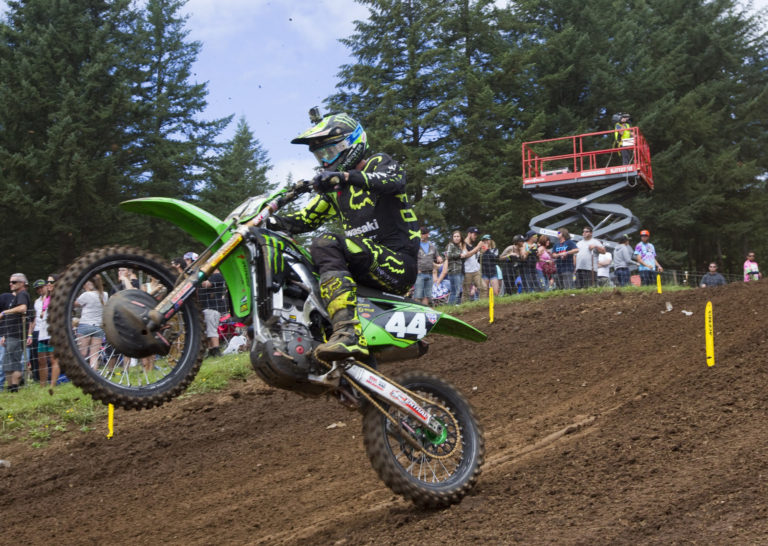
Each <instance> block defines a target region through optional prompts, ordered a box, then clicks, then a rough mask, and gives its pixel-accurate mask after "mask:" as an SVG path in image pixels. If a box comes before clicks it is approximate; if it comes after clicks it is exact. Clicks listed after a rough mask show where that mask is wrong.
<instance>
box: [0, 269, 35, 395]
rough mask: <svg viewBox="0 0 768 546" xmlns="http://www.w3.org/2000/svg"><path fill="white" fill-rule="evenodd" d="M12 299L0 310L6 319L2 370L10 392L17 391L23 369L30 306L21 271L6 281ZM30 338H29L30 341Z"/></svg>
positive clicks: (0, 317)
mask: <svg viewBox="0 0 768 546" xmlns="http://www.w3.org/2000/svg"><path fill="white" fill-rule="evenodd" d="M8 282H9V284H10V287H11V293H12V294H13V300H11V302H10V303H9V305H8V308H7V309H4V310H2V311H0V319H5V321H6V324H5V326H6V331H5V336H4V337H3V338H2V339H0V343H2V344H3V345H5V357H4V359H3V371H4V372H5V379H6V381H7V383H8V385H7V386H8V390H9V391H10V392H18V390H19V383H20V382H21V376H22V372H23V371H24V345H25V340H26V335H27V310H28V309H29V308H30V306H31V305H30V301H29V294H27V284H28V281H27V277H26V275H24V274H23V273H14V274H13V275H11V278H10V280H9V281H8ZM31 342H32V340H31V339H30V343H31Z"/></svg>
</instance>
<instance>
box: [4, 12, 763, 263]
mask: <svg viewBox="0 0 768 546" xmlns="http://www.w3.org/2000/svg"><path fill="white" fill-rule="evenodd" d="M356 1H358V3H360V4H362V5H364V6H366V7H367V8H368V12H369V14H368V17H367V18H366V19H365V20H361V21H357V22H356V23H355V31H354V32H353V33H352V34H351V35H349V36H346V37H342V42H343V43H344V44H345V45H346V47H347V48H348V50H349V51H350V53H351V58H352V61H351V62H350V63H348V64H346V65H344V66H341V67H339V69H338V73H337V78H338V85H337V89H336V91H335V92H334V93H333V94H332V95H331V96H329V97H328V98H327V100H326V105H325V106H326V108H327V109H328V110H329V111H340V110H346V111H348V112H349V113H351V114H352V115H353V116H356V117H357V118H358V119H360V120H361V121H362V123H363V124H364V126H365V128H366V130H367V131H368V133H369V141H370V142H371V143H372V145H373V148H374V151H386V152H388V153H390V154H392V155H393V156H394V157H396V158H397V159H398V160H399V161H402V162H403V163H404V164H405V166H406V169H407V173H408V187H407V191H408V192H409V194H410V196H411V197H412V199H413V201H414V202H415V206H416V209H417V212H418V214H419V216H420V218H421V219H422V221H423V222H424V223H425V224H426V225H429V226H430V227H433V228H435V229H437V230H438V231H439V232H441V233H444V234H447V233H448V232H449V231H450V230H451V229H454V228H466V227H467V226H469V225H477V226H480V227H481V229H483V230H484V231H485V232H488V233H491V234H492V235H493V236H494V239H495V240H497V241H498V242H499V243H500V244H502V245H503V244H506V243H507V242H509V241H511V239H512V237H513V235H514V234H516V233H522V232H525V230H526V229H527V225H528V222H529V220H530V218H531V217H533V216H534V215H536V214H539V213H540V212H542V211H543V209H542V206H541V205H540V204H538V203H537V202H535V201H534V200H533V199H532V198H531V197H530V196H529V195H528V194H527V192H525V191H524V190H523V188H522V180H521V170H522V164H521V145H522V143H523V142H525V141H529V140H538V139H545V138H553V137H559V136H567V135H573V134H579V133H584V132H592V131H600V130H607V129H611V128H612V123H611V115H612V114H613V113H615V112H620V111H621V112H631V113H632V115H633V119H634V123H635V124H637V125H639V126H640V128H641V129H642V131H643V133H644V134H645V136H646V137H647V139H648V142H649V145H650V148H651V153H652V155H653V170H654V180H655V182H656V189H655V191H654V192H652V193H651V194H649V195H643V196H638V197H636V198H634V200H633V201H632V202H631V203H630V204H629V208H631V209H632V210H633V212H635V214H636V215H637V216H638V217H639V218H640V219H641V221H642V222H643V226H644V227H645V228H648V229H650V230H651V231H652V233H653V241H654V243H656V245H657V246H658V247H659V251H660V255H661V257H662V261H663V263H664V265H665V266H668V267H669V266H672V267H680V268H691V269H701V268H702V266H703V264H704V263H705V262H707V261H709V260H717V261H719V262H721V263H723V264H724V266H725V269H726V270H731V271H734V270H735V268H736V267H737V264H739V263H740V262H741V261H742V260H743V255H744V254H745V252H746V251H747V250H748V249H752V250H755V251H756V252H757V253H758V259H760V257H762V258H763V260H768V227H766V225H765V224H766V219H765V213H764V211H765V207H766V205H767V204H768V196H767V195H766V173H768V157H767V156H766V150H767V149H768V148H767V147H766V144H768V142H767V140H768V132H767V131H766V121H767V118H768V64H767V63H766V57H767V55H768V48H767V47H766V45H767V43H768V42H766V31H765V20H764V19H762V18H761V17H760V16H756V15H752V14H751V12H749V11H747V10H746V9H745V8H744V7H742V6H741V5H740V3H739V2H737V1H736V0H591V1H590V2H586V3H579V2H572V1H571V0H518V1H515V2H509V3H508V4H507V5H506V6H501V5H500V3H499V2H494V1H492V0H447V1H446V0H442V1H437V0H418V1H417V0H356ZM7 4H8V8H7V12H6V15H5V17H4V19H3V20H2V21H1V22H0V195H2V198H0V220H2V223H3V226H4V227H5V230H4V233H5V234H6V236H5V237H2V238H0V264H2V265H3V266H4V270H5V271H11V270H26V271H40V273H43V272H46V271H47V270H56V269H58V268H60V267H62V266H63V265H65V264H66V263H68V262H69V261H71V259H72V258H73V257H75V256H76V255H77V254H79V253H80V252H82V251H84V250H86V249H88V248H91V247H94V246H98V245H101V244H106V243H130V244H137V245H140V246H148V247H151V248H152V249H153V250H156V251H158V252H161V253H164V254H166V255H172V254H175V253H177V252H178V251H180V250H181V249H183V248H185V246H187V245H188V244H189V241H188V240H186V239H185V238H184V236H183V235H182V234H181V233H179V232H178V230H173V229H166V228H167V225H166V224H165V223H163V222H161V221H159V220H158V221H155V220H153V219H150V218H143V217H140V216H137V215H128V214H125V215H123V214H122V213H121V212H119V210H118V209H117V203H119V202H120V201H122V200H125V199H129V198H133V197H142V196H148V195H156V196H173V197H179V198H184V199H188V200H191V201H194V202H197V203H199V204H200V205H201V206H203V207H204V208H206V209H208V210H211V211H212V212H214V213H216V214H223V213H225V212H227V211H228V210H229V209H230V208H232V206H233V205H234V204H235V203H236V202H238V200H240V199H241V198H242V197H244V196H245V195H252V194H254V193H258V192H260V191H263V190H265V189H267V188H268V187H269V182H268V171H269V169H270V163H269V158H268V155H267V153H266V152H265V151H264V150H263V149H262V148H261V145H260V143H259V142H258V140H257V139H255V138H254V137H253V135H252V133H251V131H250V129H249V127H248V125H247V122H246V120H244V119H241V120H239V124H238V128H237V132H236V134H235V137H234V138H233V139H232V140H230V141H228V142H223V143H222V142H219V141H218V137H219V136H220V135H221V132H222V130H223V129H224V128H225V127H226V126H227V124H229V123H231V122H232V120H231V118H224V119H213V120H206V119H205V108H206V96H207V90H206V87H205V84H201V83H197V82H195V81H194V78H193V74H192V70H191V68H192V64H193V63H194V61H195V59H196V57H197V54H198V53H199V51H200V48H201V44H200V43H198V42H195V41H191V40H189V38H188V31H187V30H186V29H185V24H186V19H185V18H184V17H183V16H182V15H181V14H180V9H181V8H182V7H183V5H184V0H146V2H144V3H142V4H141V5H136V4H135V3H133V2H131V1H130V0H70V1H68V2H59V1H57V0H10V1H8V2H7ZM304 106H306V105H297V107H304ZM158 234H161V235H158ZM40 268H44V269H42V270H40Z"/></svg>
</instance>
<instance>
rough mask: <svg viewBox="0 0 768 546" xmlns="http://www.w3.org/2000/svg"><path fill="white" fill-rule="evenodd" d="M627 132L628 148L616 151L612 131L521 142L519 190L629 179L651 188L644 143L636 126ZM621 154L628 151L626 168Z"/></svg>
mask: <svg viewBox="0 0 768 546" xmlns="http://www.w3.org/2000/svg"><path fill="white" fill-rule="evenodd" d="M629 130H630V132H631V139H632V140H630V141H629V142H630V143H631V145H628V146H623V147H620V148H617V147H615V146H614V131H613V130H611V131H600V132H597V133H585V134H582V135H576V136H569V137H560V138H550V139H546V140H534V141H531V142H524V143H523V187H526V186H535V187H537V188H541V187H542V186H547V185H549V184H550V183H551V184H552V185H553V186H556V185H560V184H565V183H573V182H582V183H585V184H586V183H589V182H593V181H604V180H607V179H611V178H618V177H621V176H632V177H637V178H639V179H640V181H641V182H642V183H643V184H644V185H645V186H646V187H647V188H648V189H653V172H652V170H651V152H650V150H649V149H648V143H647V142H646V140H645V137H643V134H642V133H641V132H640V129H639V128H638V127H631V128H630V129H629ZM622 151H625V152H626V151H631V159H630V163H628V164H626V165H625V164H622V153H621V152H622ZM558 183H560V184H558Z"/></svg>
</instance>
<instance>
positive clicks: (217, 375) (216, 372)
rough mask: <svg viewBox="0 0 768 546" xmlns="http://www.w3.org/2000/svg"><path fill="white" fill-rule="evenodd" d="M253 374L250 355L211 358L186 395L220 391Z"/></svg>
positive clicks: (202, 367) (238, 354) (204, 363)
mask: <svg viewBox="0 0 768 546" xmlns="http://www.w3.org/2000/svg"><path fill="white" fill-rule="evenodd" d="M252 373H254V371H253V368H252V367H251V360H250V355H249V354H248V353H237V354H235V355H227V356H219V357H216V358H209V359H207V360H206V361H205V362H203V365H202V366H201V367H200V371H199V372H198V374H197V377H196V378H195V380H194V381H193V382H192V384H191V385H190V386H189V388H188V389H187V391H186V392H185V393H184V394H185V395H191V394H201V393H204V392H211V391H218V390H221V389H224V388H226V387H227V385H228V384H229V382H230V381H245V380H246V379H248V377H249V376H250V375H251V374H252Z"/></svg>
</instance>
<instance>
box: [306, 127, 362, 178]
mask: <svg viewBox="0 0 768 546" xmlns="http://www.w3.org/2000/svg"><path fill="white" fill-rule="evenodd" d="M291 144H308V145H309V151H310V152H312V153H313V154H315V157H316V158H317V160H318V161H319V162H320V164H321V165H323V166H324V167H326V168H327V169H329V170H335V171H340V172H341V171H348V170H349V169H352V168H354V167H355V165H357V164H358V163H359V162H360V160H362V159H363V156H364V155H365V152H366V151H367V150H368V139H367V137H366V134H365V131H364V130H363V126H362V125H360V124H359V123H358V122H357V121H355V120H354V119H352V118H351V117H349V116H348V115H347V114H329V115H327V116H325V117H324V118H323V119H322V120H320V122H319V123H318V124H317V125H315V126H314V127H312V128H311V129H308V130H306V131H304V132H303V133H302V134H300V135H299V136H297V137H296V138H294V139H293V140H291Z"/></svg>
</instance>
